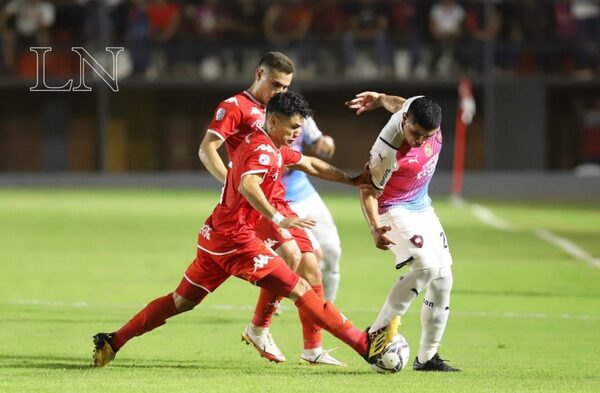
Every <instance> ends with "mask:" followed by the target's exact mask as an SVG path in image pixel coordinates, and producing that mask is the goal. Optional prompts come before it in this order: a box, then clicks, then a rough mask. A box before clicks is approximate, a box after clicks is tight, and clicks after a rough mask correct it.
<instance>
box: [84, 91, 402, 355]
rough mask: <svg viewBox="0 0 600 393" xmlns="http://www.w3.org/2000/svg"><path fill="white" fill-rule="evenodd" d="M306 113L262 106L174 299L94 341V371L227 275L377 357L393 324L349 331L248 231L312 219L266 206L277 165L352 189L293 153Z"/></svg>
mask: <svg viewBox="0 0 600 393" xmlns="http://www.w3.org/2000/svg"><path fill="white" fill-rule="evenodd" d="M310 113H311V111H310V108H309V107H308V104H307V103H306V101H305V100H304V98H303V97H302V96H301V95H299V94H296V93H291V92H290V93H280V94H277V95H275V96H274V97H273V98H272V99H271V101H269V103H268V105H267V115H266V128H267V129H266V131H265V130H263V129H262V128H259V129H258V131H256V132H253V133H251V134H249V135H247V136H246V137H245V138H244V139H243V140H242V141H241V142H240V145H239V146H238V149H237V150H236V152H235V154H234V156H233V157H232V162H231V165H230V170H229V171H228V172H227V178H226V181H225V186H224V188H223V195H222V197H221V201H220V202H219V204H218V205H217V206H216V208H215V209H214V210H213V212H212V214H211V215H210V216H209V217H208V219H207V220H206V222H205V225H204V227H203V228H202V230H201V231H200V233H199V235H198V250H197V253H196V258H195V259H194V261H193V262H192V263H191V264H190V265H189V267H188V268H187V269H186V271H185V273H184V276H183V278H182V280H181V282H180V284H179V286H178V287H177V289H176V290H175V292H173V293H169V294H167V295H166V296H163V297H160V298H157V299H155V300H153V301H152V302H150V303H149V304H148V305H147V306H146V307H145V308H144V309H142V310H141V311H140V312H139V313H138V314H136V315H135V316H134V317H133V318H132V319H131V320H130V321H129V322H127V323H126V324H125V325H123V327H121V328H120V329H119V330H118V331H116V332H113V333H98V334H96V335H95V336H94V345H95V348H94V356H93V358H94V365H95V366H96V367H103V366H105V365H106V364H108V363H109V362H110V361H112V360H113V359H114V357H115V354H116V353H117V351H119V350H120V349H121V348H122V347H123V346H124V345H125V344H126V343H127V342H128V341H129V340H130V339H132V338H133V337H136V336H140V335H142V334H144V333H146V332H149V331H151V330H153V329H155V328H157V327H158V326H161V325H163V324H164V323H166V320H167V319H168V318H170V317H172V316H174V315H177V314H180V313H182V312H185V311H189V310H191V309H193V308H194V307H195V306H196V305H197V304H199V303H200V302H201V301H202V300H203V299H204V298H205V297H206V295H208V294H209V293H211V292H214V291H215V290H216V289H217V288H218V287H219V286H220V285H221V284H222V283H223V282H225V280H227V279H228V278H229V277H230V276H236V277H238V278H241V279H243V280H245V281H248V282H250V283H252V284H254V285H257V286H260V287H261V288H265V289H268V290H269V291H271V292H273V293H275V294H278V295H281V296H286V297H288V298H290V299H291V300H293V301H294V304H295V305H296V307H298V310H299V312H300V314H301V315H303V317H304V318H306V319H308V320H310V321H311V322H313V323H315V324H317V325H319V326H322V327H323V328H324V329H325V330H327V331H329V332H330V333H331V334H333V335H334V336H335V337H337V338H339V339H340V340H342V341H343V342H345V343H346V344H348V345H349V346H350V347H352V348H353V349H354V350H355V351H356V352H357V353H358V354H359V355H361V356H362V357H363V358H364V359H366V360H367V361H370V362H372V361H373V360H374V359H373V357H374V356H376V355H377V354H379V353H380V352H381V351H382V350H383V349H384V348H385V347H386V345H387V344H388V343H389V342H391V340H392V338H393V336H394V335H395V334H396V330H397V324H398V320H397V319H395V320H392V321H391V322H390V324H389V325H387V326H386V327H383V328H381V329H379V330H377V331H374V332H371V333H366V332H364V331H361V330H359V329H357V328H355V327H354V326H353V325H352V323H351V322H350V320H348V319H347V318H346V317H345V316H344V315H342V314H341V313H340V312H339V311H338V310H337V308H336V307H335V306H334V305H333V304H332V303H329V302H325V301H323V300H322V298H321V297H319V296H318V295H317V294H316V293H315V292H314V291H313V290H312V288H311V286H310V284H309V283H308V282H307V281H306V280H305V279H303V278H301V277H299V276H298V275H296V274H295V273H294V272H293V271H292V270H291V268H290V267H289V266H288V265H287V264H286V263H285V261H284V260H283V259H282V258H281V257H279V256H278V255H277V254H275V253H274V252H273V251H272V250H271V249H270V248H269V247H267V246H266V245H265V243H264V242H263V241H262V240H261V239H259V238H258V237H257V235H256V233H255V232H254V225H255V224H256V222H257V220H258V219H259V218H260V217H261V216H264V217H269V218H270V219H271V221H272V222H273V223H275V224H276V225H278V226H279V227H280V228H282V229H288V228H307V227H310V226H312V225H314V221H312V220H311V219H307V218H305V219H302V218H298V217H293V216H291V217H286V216H284V215H283V214H282V213H281V212H279V211H277V210H276V209H275V207H273V205H271V204H270V203H269V198H270V197H271V196H272V193H273V192H274V187H275V185H276V183H277V181H278V180H279V178H280V177H281V175H282V171H283V167H284V166H291V167H293V168H294V169H299V170H302V171H305V172H307V173H309V174H312V175H315V176H318V177H321V178H323V179H327V180H332V181H337V182H341V183H346V184H351V185H357V184H358V182H359V179H358V178H350V177H349V176H348V175H346V174H345V173H344V172H342V171H340V170H338V169H337V168H334V167H332V166H331V165H329V164H327V163H325V162H323V161H321V160H319V159H317V158H314V157H306V156H303V155H302V154H301V153H299V152H296V151H293V150H292V149H290V148H289V145H290V144H291V143H292V142H293V141H294V140H295V138H297V137H298V135H299V132H300V127H301V126H302V123H303V121H304V118H305V117H306V116H308V115H310Z"/></svg>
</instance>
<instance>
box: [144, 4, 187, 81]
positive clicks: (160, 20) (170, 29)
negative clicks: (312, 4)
mask: <svg viewBox="0 0 600 393" xmlns="http://www.w3.org/2000/svg"><path fill="white" fill-rule="evenodd" d="M143 3H144V2H142V5H143ZM146 12H147V15H148V22H149V27H150V31H149V33H150V44H151V47H152V48H153V49H157V51H155V52H154V54H153V55H152V57H151V60H150V61H151V63H150V68H149V69H148V70H147V76H149V77H151V78H153V77H156V76H158V75H160V74H162V73H163V72H164V71H165V70H166V69H167V67H168V65H169V64H170V63H171V60H172V55H173V54H172V51H171V49H172V45H173V43H174V38H175V36H176V34H177V31H178V29H179V25H180V23H181V10H180V7H179V4H178V3H176V2H175V1H171V0H150V1H149V3H148V6H147V9H146Z"/></svg>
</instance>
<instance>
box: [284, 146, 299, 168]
mask: <svg viewBox="0 0 600 393" xmlns="http://www.w3.org/2000/svg"><path fill="white" fill-rule="evenodd" d="M279 151H280V152H281V158H282V159H283V166H288V165H296V164H298V163H299V162H300V161H302V157H303V156H302V153H300V152H299V151H297V150H294V149H291V148H289V147H288V146H282V147H281V148H280V149H279Z"/></svg>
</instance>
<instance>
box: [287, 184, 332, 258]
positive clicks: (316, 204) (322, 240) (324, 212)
mask: <svg viewBox="0 0 600 393" xmlns="http://www.w3.org/2000/svg"><path fill="white" fill-rule="evenodd" d="M290 207H291V208H292V210H293V211H294V212H296V214H297V215H298V216H299V217H301V218H306V217H310V218H312V219H314V220H315V221H316V222H317V225H315V226H314V227H313V228H311V229H310V230H309V231H307V232H308V237H309V238H310V241H311V242H312V244H313V247H314V248H320V246H321V244H322V245H328V244H332V245H335V246H339V244H340V235H339V234H338V231H337V227H336V226H335V223H334V222H333V217H331V213H330V212H329V209H327V206H325V203H324V202H323V200H322V199H321V196H319V194H318V193H316V192H315V193H314V194H312V195H311V196H309V197H308V198H306V199H304V200H302V201H297V202H293V203H290Z"/></svg>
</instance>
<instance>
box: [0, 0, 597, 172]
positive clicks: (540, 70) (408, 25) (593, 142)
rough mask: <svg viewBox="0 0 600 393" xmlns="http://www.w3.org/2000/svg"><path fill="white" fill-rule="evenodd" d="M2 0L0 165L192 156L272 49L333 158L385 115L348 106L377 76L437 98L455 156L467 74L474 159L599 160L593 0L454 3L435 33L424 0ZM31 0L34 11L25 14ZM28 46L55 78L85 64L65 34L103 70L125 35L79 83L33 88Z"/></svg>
mask: <svg viewBox="0 0 600 393" xmlns="http://www.w3.org/2000/svg"><path fill="white" fill-rule="evenodd" d="M2 3H3V4H2V26H3V29H2V32H3V33H2V40H1V41H0V42H2V57H1V61H0V70H1V71H2V72H1V78H0V99H1V100H2V103H3V104H2V106H1V107H0V115H1V116H2V127H1V128H0V138H1V140H2V141H3V143H2V144H1V147H0V171H1V172H3V173H11V172H13V173H14V172H36V173H42V172H63V171H67V172H74V171H75V172H80V171H84V172H94V173H97V172H105V173H122V172H129V171H159V172H167V171H193V172H198V171H202V170H203V168H202V165H201V163H200V162H199V160H198V159H197V156H196V149H197V145H198V143H199V141H200V139H201V137H202V135H203V132H204V130H205V126H206V124H207V123H208V121H209V119H210V117H211V115H212V110H213V109H214V106H215V104H216V103H217V102H219V101H220V100H221V99H223V98H225V97H228V96H229V95H231V94H232V93H233V92H235V91H239V90H241V89H243V88H246V87H247V86H249V84H250V82H251V81H252V75H253V71H254V68H255V66H256V63H257V61H258V59H259V57H260V55H261V54H262V53H263V52H264V51H266V50H271V49H277V50H281V51H283V52H285V53H287V54H289V55H290V56H291V57H292V58H293V59H294V60H295V61H296V64H297V69H298V71H297V73H296V75H295V79H294V83H293V85H292V88H293V89H295V90H299V91H301V92H302V93H304V94H305V95H306V96H307V97H308V99H309V100H310V102H311V104H312V106H313V107H314V108H315V110H316V112H317V120H318V123H319V125H320V126H321V128H322V129H323V130H324V131H325V132H326V133H329V134H331V135H332V136H334V137H335V139H336V141H337V144H338V147H339V148H338V151H339V152H340V153H341V154H337V155H336V157H335V158H334V159H333V162H334V164H336V165H339V166H341V167H344V168H350V169H357V168H360V165H361V163H362V162H363V161H364V159H365V147H366V146H368V145H369V144H370V142H371V140H372V137H373V134H374V133H375V132H376V131H377V129H379V127H380V126H381V125H382V124H383V123H384V122H385V121H386V118H387V115H386V114H385V113H374V114H372V115H370V116H364V117H359V118H356V117H355V116H352V114H351V113H350V112H349V111H347V110H345V108H344V106H343V102H344V101H345V100H346V99H348V98H349V97H352V96H353V94H355V93H357V92H359V91H362V90H364V89H371V90H379V91H385V92H390V93H396V94H401V95H405V96H410V95H412V94H417V93H420V94H429V95H432V96H434V97H436V99H438V100H439V101H440V102H441V104H442V106H443V108H444V123H443V129H444V132H445V141H446V144H445V148H444V151H443V154H442V158H441V161H440V164H439V169H440V170H441V171H447V170H449V169H450V168H451V163H452V152H453V141H454V126H455V123H454V122H455V116H456V107H457V84H458V81H459V79H460V78H462V77H464V76H468V77H469V78H470V79H471V82H472V84H473V91H474V95H475V98H476V103H477V115H476V117H475V119H474V122H473V124H472V125H471V126H470V127H469V130H468V136H467V152H466V153H467V154H466V162H465V166H466V169H467V170H468V171H469V170H470V171H484V172H486V173H493V172H498V171H513V172H514V171H519V172H520V171H536V172H547V171H573V170H574V169H577V168H578V167H579V166H581V165H584V164H598V162H600V136H599V135H600V131H599V127H600V126H599V123H600V120H598V119H599V117H600V115H599V113H600V96H599V94H600V93H599V91H600V79H599V78H598V72H599V67H600V65H599V63H600V60H599V56H600V55H599V49H598V42H600V36H599V34H600V33H599V32H598V29H599V28H598V26H599V25H600V23H599V22H598V21H599V19H598V18H599V17H598V15H597V7H598V4H597V2H594V1H591V2H589V1H574V2H571V1H525V2H523V1H511V0H506V1H463V2H450V4H451V5H450V7H457V8H458V9H459V10H460V12H459V14H461V15H464V17H463V18H460V17H459V18H457V19H456V21H455V23H452V22H450V23H449V24H448V27H447V28H446V30H444V32H443V33H439V34H436V33H434V31H433V30H432V27H431V20H432V19H435V17H434V15H435V13H433V12H432V8H433V5H434V4H435V3H436V2H434V1H388V0H364V1H348V2H342V1H318V2H317V1H307V0H302V1H299V0H290V1H258V0H239V1H234V0H231V1H200V0H185V1H184V0H180V1H162V0H161V1H157V0H156V1H155V0H152V1H118V0H116V1H115V0H112V1H106V2H101V1H81V0H77V1H75V0H60V1H54V2H43V1H42V2H36V1H21V2H20V3H21V5H20V6H17V5H16V4H19V2H6V1H4V2H2ZM27 3H31V5H30V7H32V8H33V9H34V10H35V9H36V7H37V11H38V12H39V15H40V18H39V20H38V19H35V18H34V19H33V21H30V20H28V18H30V16H28V14H27V13H26V9H27V7H26V5H27ZM571 3H572V4H571ZM19 7H20V8H19ZM589 7H592V11H591V12H590V11H589ZM595 12H596V13H595ZM32 46H50V47H51V48H52V52H50V53H48V55H47V65H46V73H47V77H48V79H49V82H48V83H49V84H50V85H53V86H58V85H62V84H63V83H64V82H65V81H66V80H67V79H69V78H75V81H77V80H78V78H79V58H78V57H77V55H76V54H75V53H74V52H72V51H71V50H70V49H71V48H72V47H75V46H83V47H84V48H86V50H88V51H89V52H90V53H92V54H93V55H94V56H95V57H96V58H98V59H101V58H102V54H103V53H104V55H105V56H104V58H105V60H108V61H105V62H104V63H103V64H104V65H105V66H106V67H107V69H110V66H111V63H110V57H108V58H107V56H106V54H107V52H105V51H104V48H106V47H108V46H123V47H125V52H124V53H121V55H120V61H119V66H120V67H119V87H120V91H119V92H118V93H113V92H110V91H109V90H108V87H107V86H106V85H105V84H104V83H103V82H102V81H100V80H99V79H98V78H95V81H94V82H88V84H91V85H92V86H93V87H94V89H93V91H92V92H89V93H81V92H72V93H54V94H48V93H32V92H30V91H29V87H31V86H33V85H34V80H35V75H36V54H35V53H33V52H31V51H30V50H29V48H30V47H32ZM87 73H88V76H87V80H88V81H90V80H94V76H95V74H94V73H93V72H91V70H90V69H89V67H88V68H87ZM583 172H584V173H587V172H586V171H585V167H584V171H583ZM591 172H592V173H595V172H594V170H593V169H592V170H591Z"/></svg>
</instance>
